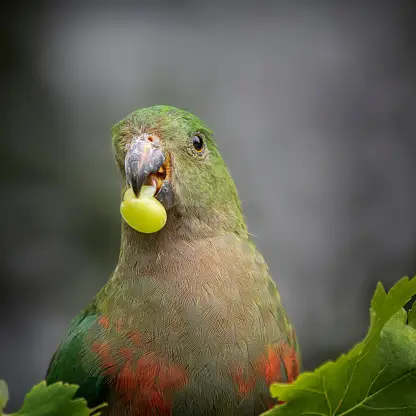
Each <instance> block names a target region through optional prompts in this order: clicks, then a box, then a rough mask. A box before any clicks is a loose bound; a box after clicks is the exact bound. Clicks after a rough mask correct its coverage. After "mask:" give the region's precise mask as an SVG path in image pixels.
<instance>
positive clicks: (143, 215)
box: [120, 186, 167, 234]
mask: <svg viewBox="0 0 416 416" xmlns="http://www.w3.org/2000/svg"><path fill="white" fill-rule="evenodd" d="M155 190H156V188H155V187H154V186H143V187H142V189H141V192H140V195H139V197H138V198H136V196H135V195H134V192H133V190H132V189H131V188H129V189H127V191H126V192H125V193H124V201H123V202H122V203H121V206H120V212H121V215H122V216H123V218H124V220H125V221H126V222H127V224H128V225H130V227H131V228H134V229H135V230H136V231H139V232H141V233H148V234H149V233H155V232H156V231H159V230H161V229H162V228H163V226H164V225H165V224H166V218H167V214H166V210H165V208H164V207H163V205H162V204H161V203H160V202H159V201H158V200H157V199H156V198H154V197H153V195H154V193H155Z"/></svg>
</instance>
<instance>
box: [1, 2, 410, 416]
mask: <svg viewBox="0 0 416 416" xmlns="http://www.w3.org/2000/svg"><path fill="white" fill-rule="evenodd" d="M415 19H416V13H415V3H414V1H399V0H396V1H382V0H377V1H366V2H362V1H361V2H360V1H349V2H342V1H334V0H329V1H318V0H314V1H309V0H308V1H306V0H305V1H300V0H299V1H296V2H294V1H292V2H287V1H277V0H275V1H273V2H272V1H264V0H258V1H256V2H249V1H244V0H239V1H228V2H224V1H221V0H218V1H215V0H210V1H207V0H200V1H198V0H193V1H192V0H180V1H173V0H169V1H168V0H166V1H159V0H155V1H152V2H142V1H134V2H133V1H131V2H126V1H113V2H109V1H105V0H101V1H88V0H87V1H81V0H79V1H77V0H72V1H70V2H68V1H63V0H60V1H59V0H54V1H36V2H35V1H20V2H9V5H8V10H7V11H6V10H5V11H4V13H1V14H0V52H1V55H0V59H1V61H0V65H1V76H0V82H1V90H0V96H1V105H2V111H1V114H2V117H1V118H2V121H1V129H2V130H1V131H2V136H1V139H0V152H1V163H0V169H1V215H0V218H1V233H0V244H1V258H0V378H5V379H6V380H7V381H8V383H9V387H10V393H11V402H10V406H9V410H14V409H16V408H17V407H18V406H19V405H20V403H21V402H22V398H23V394H24V393H25V392H26V391H27V390H28V389H29V388H30V387H31V386H32V385H33V384H34V383H36V382H38V381H40V380H41V379H42V378H43V377H44V375H45V371H46V369H47V366H48V362H49V359H50V357H51V355H52V353H53V352H54V350H55V349H56V346H57V344H58V343H59V341H60V339H61V338H62V337H63V336H64V335H65V333H66V328H67V325H68V322H69V320H70V319H71V318H72V317H73V316H74V315H75V314H76V313H77V312H78V311H79V310H80V309H81V308H82V307H84V306H85V305H86V303H87V302H88V301H89V300H90V299H91V297H92V296H93V295H94V294H95V293H96V292H97V291H98V290H99V288H100V287H101V286H102V285H103V284H104V283H105V281H106V280H107V277H108V276H109V274H110V273H111V271H112V270H113V268H114V267H115V264H116V261H117V257H118V246H119V234H120V216H119V187H120V184H121V181H120V178H119V175H118V173H117V170H116V167H115V165H114V163H113V158H112V153H111V144H110V140H111V134H110V131H111V126H112V125H113V124H114V123H115V122H117V121H118V120H120V119H121V118H123V117H124V116H125V115H127V114H128V113H130V112H131V111H133V110H134V109H136V108H139V107H146V106H149V105H153V104H170V105H174V106H177V107H181V108H185V109H188V110H191V111H192V112H194V113H195V114H197V115H198V116H200V117H201V118H202V119H203V120H205V121H206V123H207V124H208V125H209V126H210V127H211V128H212V129H214V131H215V132H216V138H217V141H218V143H219V145H220V148H221V150H222V153H223V156H224V158H225V160H226V162H227V163H228V165H229V167H230V170H231V172H232V174H233V177H234V179H235V181H236V183H237V186H238V189H239V191H240V196H241V198H242V200H243V206H244V210H245V214H246V217H247V220H248V225H249V230H250V231H251V233H253V234H254V235H255V236H256V237H255V242H256V243H257V245H258V246H259V248H260V249H261V251H262V252H263V254H264V256H265V258H266V260H267V261H268V263H269V266H270V269H271V272H272V274H273V277H274V279H275V281H276V282H277V284H278V288H279V290H280V292H281V294H282V299H283V301H284V304H285V305H286V307H287V309H288V311H289V313H290V315H291V317H292V320H293V321H294V324H295V326H296V328H297V332H298V336H299V339H300V343H301V347H302V349H303V358H304V367H305V368H306V369H312V368H313V367H315V366H317V365H318V364H320V363H321V362H323V361H324V360H327V359H330V358H336V357H337V355H338V354H340V353H341V352H343V351H346V350H347V349H349V348H350V346H351V345H352V344H353V343H354V342H356V341H358V340H359V339H360V338H361V337H362V336H363V335H364V334H365V331H366V329H367V325H368V305H369V301H370V299H371V296H372V292H373V290H374V288H375V284H376V282H377V281H378V280H381V281H382V282H383V283H384V284H385V285H386V286H387V287H390V286H391V285H392V284H393V282H394V281H396V280H397V279H399V278H400V277H401V276H403V275H414V274H416V215H415V207H416V194H415V191H416V189H415V179H416V163H415V154H416V117H415V108H416V55H415V48H416V36H415V28H414V27H415V25H414V22H415Z"/></svg>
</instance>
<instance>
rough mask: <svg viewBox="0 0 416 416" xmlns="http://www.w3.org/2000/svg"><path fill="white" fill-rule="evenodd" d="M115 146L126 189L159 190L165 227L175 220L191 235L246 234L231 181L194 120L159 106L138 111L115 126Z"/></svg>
mask: <svg viewBox="0 0 416 416" xmlns="http://www.w3.org/2000/svg"><path fill="white" fill-rule="evenodd" d="M113 148H114V155H115V160H116V162H117V165H118V167H119V169H120V172H121V174H122V175H123V179H124V180H125V181H126V183H127V185H131V186H132V187H133V189H135V190H136V192H139V190H140V189H138V188H140V187H141V186H142V185H143V184H153V185H156V186H157V193H156V195H155V197H156V198H157V199H159V200H160V201H161V202H162V203H163V204H164V205H165V207H166V208H168V223H167V225H168V224H169V223H171V225H172V221H173V220H174V221H175V222H176V223H177V222H182V223H183V224H182V225H184V226H185V227H186V228H188V229H189V230H190V232H195V233H198V232H202V231H201V230H205V231H204V233H205V234H210V232H209V230H212V234H218V233H222V232H236V233H237V234H239V235H246V234H247V230H246V226H245V222H244V219H243V214H242V211H241V203H240V200H239V198H238V194H237V190H236V187H235V184H234V181H233V180H232V178H231V176H230V174H229V172H228V169H227V167H226V165H225V163H224V161H223V159H222V157H221V155H220V153H219V150H218V147H217V145H216V143H215V142H214V139H213V135H212V132H211V130H210V129H208V128H207V127H206V126H205V124H204V123H203V122H202V121H201V120H200V119H199V118H198V117H196V116H194V115H193V114H191V113H189V112H186V111H183V110H179V109H177V108H174V107H170V106H163V105H159V106H154V107H149V108H144V109H140V110H137V111H135V112H133V113H131V114H130V115H128V116H127V117H126V118H125V119H123V120H122V121H120V122H119V123H117V124H116V125H115V126H114V127H113ZM167 232H168V231H167Z"/></svg>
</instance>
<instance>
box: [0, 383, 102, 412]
mask: <svg viewBox="0 0 416 416" xmlns="http://www.w3.org/2000/svg"><path fill="white" fill-rule="evenodd" d="M77 390H78V386H76V385H74V384H64V383H55V384H51V385H49V386H47V385H46V383H45V382H44V381H42V382H40V383H39V384H37V385H36V386H34V387H33V388H32V390H30V392H29V393H28V394H27V395H26V397H25V400H24V403H23V406H22V408H21V409H20V410H19V411H18V412H17V413H13V414H12V415H10V416H58V415H59V416H89V415H91V414H92V413H94V415H97V416H98V415H99V414H100V413H99V412H98V413H95V412H97V410H98V409H101V408H102V407H104V406H106V405H105V404H102V405H100V406H98V407H96V408H94V409H89V408H88V406H87V402H86V400H85V399H83V398H74V395H75V392H76V391H77ZM7 399H8V394H7V386H6V383H5V382H4V381H3V380H0V415H2V409H3V408H4V406H5V405H6V402H7Z"/></svg>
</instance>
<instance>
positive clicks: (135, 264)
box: [113, 208, 248, 277]
mask: <svg viewBox="0 0 416 416" xmlns="http://www.w3.org/2000/svg"><path fill="white" fill-rule="evenodd" d="M218 220H220V218H219V219H218ZM218 224H221V222H217V223H216V224H215V223H214V224H210V223H207V222H206V221H202V220H200V219H198V218H197V217H195V216H193V215H192V216H189V217H188V218H187V217H186V215H184V214H183V212H179V211H178V210H175V209H174V208H173V209H171V210H169V212H168V219H167V222H166V225H165V226H164V227H163V228H162V229H161V230H160V231H158V232H156V233H153V234H144V233H140V232H137V231H135V230H133V229H132V228H131V227H129V226H128V225H127V224H126V223H125V222H124V221H122V232H121V246H120V257H119V261H118V265H117V268H116V271H115V274H114V276H113V277H120V275H125V274H126V273H129V275H131V271H132V270H134V271H135V273H134V274H137V275H138V276H139V275H141V274H143V273H144V272H145V271H146V272H147V271H148V270H149V268H150V269H151V268H152V265H154V264H156V263H158V264H161V262H162V264H165V263H166V267H169V261H168V260H165V261H163V260H162V259H161V257H164V256H167V258H175V257H176V256H178V255H179V256H180V254H181V250H184V249H185V250H186V249H193V247H194V246H197V244H198V241H201V240H205V239H222V238H223V237H224V236H225V235H230V234H234V235H236V236H237V237H238V238H240V239H244V240H247V239H248V233H247V228H246V225H245V222H244V219H243V217H242V215H241V218H238V219H236V220H235V221H234V222H233V226H229V227H227V226H226V225H227V224H226V223H223V222H222V224H224V226H221V227H220V226H218ZM213 225H214V226H213ZM171 256H172V257H171Z"/></svg>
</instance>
